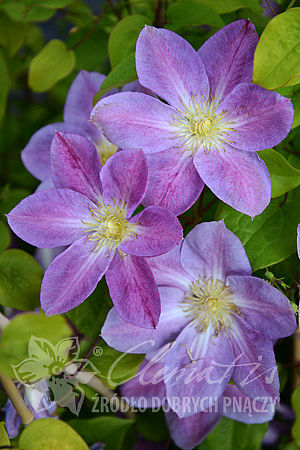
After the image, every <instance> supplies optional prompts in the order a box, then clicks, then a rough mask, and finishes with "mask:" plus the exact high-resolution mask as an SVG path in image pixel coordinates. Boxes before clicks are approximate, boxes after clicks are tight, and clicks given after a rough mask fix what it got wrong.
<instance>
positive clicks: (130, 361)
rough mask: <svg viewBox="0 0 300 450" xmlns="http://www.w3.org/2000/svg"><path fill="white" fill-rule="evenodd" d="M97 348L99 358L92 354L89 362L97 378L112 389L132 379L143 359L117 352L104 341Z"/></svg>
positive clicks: (136, 355) (141, 356)
mask: <svg viewBox="0 0 300 450" xmlns="http://www.w3.org/2000/svg"><path fill="white" fill-rule="evenodd" d="M99 346H100V347H101V349H102V352H101V353H100V354H99V356H97V354H96V355H95V354H94V353H93V354H92V355H91V356H90V357H89V360H90V361H91V362H92V363H93V364H94V365H95V367H96V368H97V370H98V372H99V376H100V377H101V378H103V379H104V380H105V382H106V383H107V384H109V385H110V386H111V387H112V388H114V387H116V386H118V385H119V384H121V383H125V382H126V381H128V380H130V379H131V378H132V377H134V376H135V374H136V373H137V371H138V368H139V366H140V364H141V363H142V362H143V360H144V357H145V356H144V355H140V354H133V353H121V352H118V351H117V350H115V349H114V348H112V347H109V346H108V345H107V344H106V343H105V342H104V341H103V342H101V343H100V344H99Z"/></svg>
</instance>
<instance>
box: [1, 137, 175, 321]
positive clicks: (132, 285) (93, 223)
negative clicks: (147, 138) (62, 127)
mask: <svg viewBox="0 0 300 450" xmlns="http://www.w3.org/2000/svg"><path fill="white" fill-rule="evenodd" d="M50 156H51V172H52V182H53V184H54V186H55V189H49V190H45V191H40V192H36V193H35V194H33V195H31V196H29V197H27V198H25V199H24V200H22V201H21V203H20V204H19V205H17V206H16V207H15V208H14V209H13V210H12V211H11V212H10V213H9V214H8V223H9V225H10V227H11V228H12V230H13V231H14V232H15V233H16V234H17V235H18V236H19V237H20V238H22V239H23V240H24V241H26V242H29V243H30V244H31V245H35V246H36V247H39V248H54V247H58V246H69V247H68V248H67V249H66V250H65V251H64V252H63V253H61V254H60V255H59V256H57V257H56V258H55V259H54V261H53V262H52V263H51V264H50V266H49V267H48V268H47V270H46V272H45V275H44V278H43V281H42V287H41V306H42V308H43V309H44V311H45V312H46V314H47V315H53V314H62V313H65V312H67V311H69V310H70V309H72V308H75V307H76V306H78V305H79V304H80V303H82V302H83V301H84V300H85V299H86V298H87V297H88V296H89V295H90V294H91V293H92V292H93V290H94V289H95V288H96V286H97V284H98V282H99V280H100V279H101V278H102V276H103V275H104V274H105V276H106V281H107V284H108V288H109V292H110V295H111V298H112V300H113V302H114V304H115V306H116V308H117V310H118V312H119V314H120V315H121V316H122V317H123V318H124V320H127V321H128V322H130V323H133V324H136V325H139V326H141V327H145V328H154V327H155V326H156V325H157V323H158V320H159V316H160V298H159V294H158V289H157V286H156V284H155V281H154V277H153V274H152V272H151V269H150V267H149V264H148V263H147V261H146V259H145V257H149V256H154V255H160V254H162V253H165V252H167V251H169V250H170V249H171V248H173V247H175V246H176V245H177V244H178V242H180V240H181V239H182V228H181V225H180V223H179V221H178V219H177V218H176V216H175V215H174V214H173V213H172V212H170V211H168V210H166V209H165V208H162V207H160V206H150V207H148V208H146V209H144V210H143V211H141V212H140V213H139V214H136V215H134V216H132V214H133V212H134V211H135V209H136V208H137V207H138V205H139V204H140V202H141V200H142V199H143V196H144V193H145V190H146V186H147V179H148V169H147V160H146V157H145V155H144V153H143V152H142V151H141V150H139V151H138V150H137V151H132V150H128V151H120V152H117V153H116V154H114V155H112V156H111V157H110V158H109V160H108V161H107V162H106V163H105V165H104V166H103V167H101V162H100V158H99V155H98V153H97V150H96V148H95V146H94V145H93V144H92V143H91V142H90V141H89V140H88V139H86V138H84V137H82V136H78V135H74V134H70V133H56V135H55V137H54V139H53V141H52V145H51V151H50Z"/></svg>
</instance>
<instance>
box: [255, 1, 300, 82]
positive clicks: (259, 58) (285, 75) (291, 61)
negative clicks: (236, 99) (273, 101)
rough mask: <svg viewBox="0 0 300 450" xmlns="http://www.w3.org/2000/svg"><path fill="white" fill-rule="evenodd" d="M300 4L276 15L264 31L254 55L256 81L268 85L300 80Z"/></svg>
mask: <svg viewBox="0 0 300 450" xmlns="http://www.w3.org/2000/svg"><path fill="white" fill-rule="evenodd" d="M299 58H300V8H291V9H289V10H287V11H286V12H284V13H283V14H279V15H278V16H276V17H274V18H273V19H272V20H271V21H270V22H269V23H268V25H267V26H266V28H265V30H264V31H263V33H262V35H261V38H260V40H259V43H258V45H257V47H256V51H255V55H254V68H253V81H254V83H257V84H259V85H260V86H263V87H264V88H266V89H278V88H280V87H284V86H293V85H294V84H297V83H299V82H300V64H299Z"/></svg>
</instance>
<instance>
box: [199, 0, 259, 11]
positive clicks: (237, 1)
mask: <svg viewBox="0 0 300 450" xmlns="http://www.w3.org/2000/svg"><path fill="white" fill-rule="evenodd" d="M197 2H198V3H202V4H203V5H206V6H209V7H210V8H213V9H214V10H215V11H216V12H217V13H219V14H224V13H228V12H231V11H235V10H236V9H240V8H250V9H252V10H253V11H255V12H260V11H261V8H260V4H259V1H258V0H226V1H224V0H215V1H214V2H211V1H210V0H197Z"/></svg>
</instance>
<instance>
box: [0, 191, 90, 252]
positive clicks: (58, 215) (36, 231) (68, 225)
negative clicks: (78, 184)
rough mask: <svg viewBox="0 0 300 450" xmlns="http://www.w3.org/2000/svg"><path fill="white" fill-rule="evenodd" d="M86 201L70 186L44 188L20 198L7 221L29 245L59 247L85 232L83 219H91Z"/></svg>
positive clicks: (87, 201) (85, 198)
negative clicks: (52, 188) (64, 187)
mask: <svg viewBox="0 0 300 450" xmlns="http://www.w3.org/2000/svg"><path fill="white" fill-rule="evenodd" d="M89 204H91V202H90V201H89V200H88V198H87V197H84V196H83V195H82V194H79V193H78V192H74V191H70V190H69V189H56V190H46V191H41V192H36V193H35V194H33V195H30V196H29V197H26V198H25V199H24V200H22V201H21V202H20V203H19V204H18V205H17V206H16V207H15V208H14V209H13V210H12V211H11V212H10V213H9V214H8V216H7V220H8V223H9V226H10V227H11V229H12V230H13V231H14V233H16V235H17V236H19V237H20V238H21V239H23V240H24V241H26V242H29V244H31V245H35V246H36V247H41V248H52V247H59V246H61V245H69V244H71V243H72V242H74V241H75V240H76V239H79V238H80V237H82V236H85V235H86V227H85V226H84V224H83V221H87V222H89V221H90V220H91V214H90V211H89ZM94 206H95V205H94Z"/></svg>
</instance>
